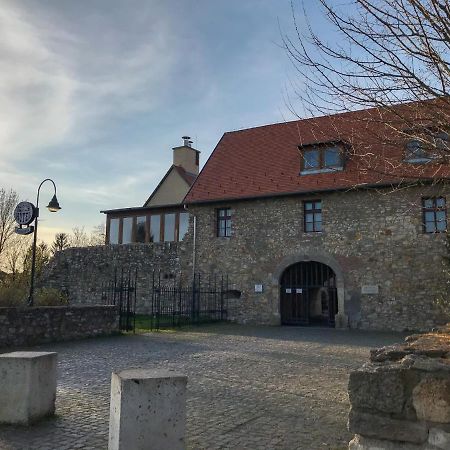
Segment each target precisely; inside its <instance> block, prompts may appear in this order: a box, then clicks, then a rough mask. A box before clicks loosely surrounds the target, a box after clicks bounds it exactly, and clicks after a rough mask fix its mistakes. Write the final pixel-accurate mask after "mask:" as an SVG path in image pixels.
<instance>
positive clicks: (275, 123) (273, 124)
mask: <svg viewBox="0 0 450 450" xmlns="http://www.w3.org/2000/svg"><path fill="white" fill-rule="evenodd" d="M433 100H434V99H431V100H423V101H420V100H417V101H410V102H406V103H402V102H399V103H395V104H392V105H389V106H390V107H392V108H399V107H402V108H403V107H407V106H409V105H413V104H415V103H417V104H423V103H424V102H427V101H430V102H432V101H433ZM380 109H383V107H381V106H373V107H371V108H364V107H362V108H361V109H354V110H352V111H341V112H336V113H332V114H326V113H323V114H321V115H318V116H312V117H305V118H303V119H300V118H299V119H293V120H285V121H283V122H273V123H267V124H264V125H255V126H253V127H248V128H242V129H239V130H230V131H226V132H225V133H224V134H231V133H241V132H243V131H250V130H255V129H258V128H266V127H276V126H280V125H291V124H294V123H298V122H308V121H313V120H319V119H323V118H327V119H332V118H334V117H336V118H337V117H342V116H346V115H349V116H351V115H353V114H357V113H366V114H370V112H371V111H375V110H380Z"/></svg>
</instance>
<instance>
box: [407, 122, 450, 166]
mask: <svg viewBox="0 0 450 450" xmlns="http://www.w3.org/2000/svg"><path fill="white" fill-rule="evenodd" d="M413 131H414V130H413ZM408 132H410V131H408ZM417 133H418V135H419V136H418V137H417V138H416V137H415V138H412V139H410V140H409V141H408V142H407V143H406V145H405V158H404V161H405V162H407V163H412V164H425V163H429V162H431V161H433V160H436V159H438V158H439V157H442V156H445V154H446V153H448V150H449V135H448V134H447V133H445V132H443V131H437V130H434V129H433V128H427V129H426V130H419V131H418V132H417Z"/></svg>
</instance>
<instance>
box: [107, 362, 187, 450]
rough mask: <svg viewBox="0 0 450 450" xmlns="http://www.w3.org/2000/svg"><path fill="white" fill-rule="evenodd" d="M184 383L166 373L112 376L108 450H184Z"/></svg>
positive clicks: (139, 371)
mask: <svg viewBox="0 0 450 450" xmlns="http://www.w3.org/2000/svg"><path fill="white" fill-rule="evenodd" d="M186 384H187V377H186V376H184V375H180V374H177V373H175V372H172V371H168V370H150V369H129V370H124V371H122V372H119V373H113V374H112V379H111V405H110V422H109V446H108V448H109V450H129V449H133V450H144V449H145V450H150V449H152V450H165V449H171V450H182V449H184V448H185V441H184V435H185V428H186Z"/></svg>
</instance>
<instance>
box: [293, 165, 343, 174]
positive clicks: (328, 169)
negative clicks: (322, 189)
mask: <svg viewBox="0 0 450 450" xmlns="http://www.w3.org/2000/svg"><path fill="white" fill-rule="evenodd" d="M342 170H344V168H343V167H325V168H323V169H309V170H301V171H300V175H314V174H317V173H331V172H340V171H342Z"/></svg>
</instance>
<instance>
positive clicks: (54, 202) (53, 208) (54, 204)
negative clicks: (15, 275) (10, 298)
mask: <svg viewBox="0 0 450 450" xmlns="http://www.w3.org/2000/svg"><path fill="white" fill-rule="evenodd" d="M46 181H51V182H52V183H53V188H54V189H55V193H54V195H53V198H52V199H51V200H50V203H49V204H48V205H47V209H48V210H49V211H50V212H58V211H59V210H60V209H61V207H60V206H59V203H58V199H57V198H56V184H55V182H54V181H53V180H52V179H50V178H46V179H45V180H44V181H42V182H41V184H40V185H39V187H38V190H37V197H36V209H35V219H34V237H33V255H32V257H31V281H30V295H29V296H28V306H33V304H34V298H33V295H34V275H35V271H36V242H37V228H38V218H39V192H40V190H41V186H42V185H43V184H44V183H45V182H46Z"/></svg>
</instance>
